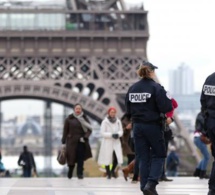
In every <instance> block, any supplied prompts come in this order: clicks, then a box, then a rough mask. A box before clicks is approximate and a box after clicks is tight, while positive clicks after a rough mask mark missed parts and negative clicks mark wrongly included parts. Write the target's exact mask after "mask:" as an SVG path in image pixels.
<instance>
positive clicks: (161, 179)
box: [159, 177, 173, 181]
mask: <svg viewBox="0 0 215 195" xmlns="http://www.w3.org/2000/svg"><path fill="white" fill-rule="evenodd" d="M159 181H173V179H168V178H167V177H161V178H160V179H159Z"/></svg>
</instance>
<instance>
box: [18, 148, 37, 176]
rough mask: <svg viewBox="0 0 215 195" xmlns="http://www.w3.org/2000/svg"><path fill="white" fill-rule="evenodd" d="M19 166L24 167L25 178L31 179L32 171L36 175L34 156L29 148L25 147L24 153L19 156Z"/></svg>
mask: <svg viewBox="0 0 215 195" xmlns="http://www.w3.org/2000/svg"><path fill="white" fill-rule="evenodd" d="M18 165H19V166H21V167H22V170H23V177H31V176H32V169H33V171H34V173H36V164H35V161H34V156H33V153H32V152H30V151H28V147H27V146H23V152H22V153H21V154H20V156H19V159H18Z"/></svg>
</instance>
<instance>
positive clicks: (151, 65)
mask: <svg viewBox="0 0 215 195" xmlns="http://www.w3.org/2000/svg"><path fill="white" fill-rule="evenodd" d="M143 66H148V67H150V68H151V69H152V70H154V69H158V67H157V66H155V65H153V64H152V63H150V62H147V61H144V62H143Z"/></svg>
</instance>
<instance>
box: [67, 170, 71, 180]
mask: <svg viewBox="0 0 215 195" xmlns="http://www.w3.org/2000/svg"><path fill="white" fill-rule="evenodd" d="M67 177H68V178H69V179H71V178H72V171H70V170H69V171H68V173H67Z"/></svg>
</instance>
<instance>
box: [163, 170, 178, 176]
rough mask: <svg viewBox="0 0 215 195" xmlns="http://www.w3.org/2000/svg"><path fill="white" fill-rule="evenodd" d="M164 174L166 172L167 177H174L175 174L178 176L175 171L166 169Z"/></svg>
mask: <svg viewBox="0 0 215 195" xmlns="http://www.w3.org/2000/svg"><path fill="white" fill-rule="evenodd" d="M166 174H167V176H168V177H176V176H178V173H177V171H167V173H166Z"/></svg>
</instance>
